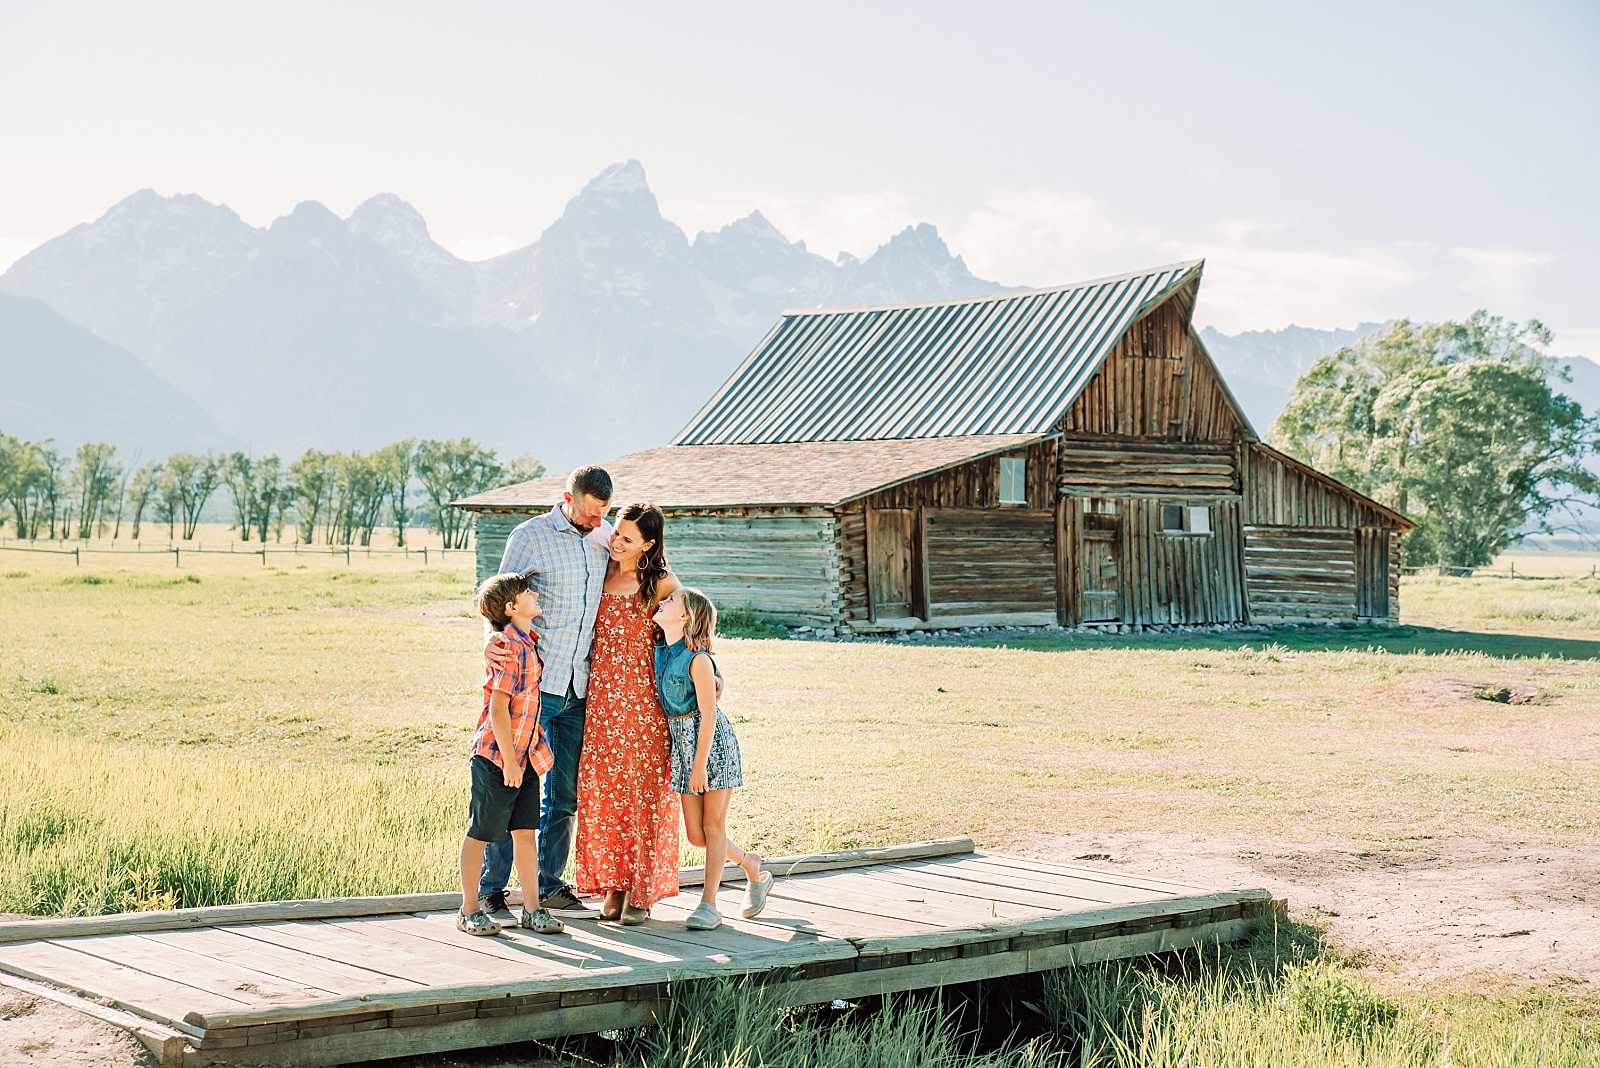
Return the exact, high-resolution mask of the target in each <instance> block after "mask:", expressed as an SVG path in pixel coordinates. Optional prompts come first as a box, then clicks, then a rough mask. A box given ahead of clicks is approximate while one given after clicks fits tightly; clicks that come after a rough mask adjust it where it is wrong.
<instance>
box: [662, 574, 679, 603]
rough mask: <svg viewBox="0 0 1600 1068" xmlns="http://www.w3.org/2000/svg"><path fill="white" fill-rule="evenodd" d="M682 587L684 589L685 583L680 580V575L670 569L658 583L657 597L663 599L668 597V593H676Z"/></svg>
mask: <svg viewBox="0 0 1600 1068" xmlns="http://www.w3.org/2000/svg"><path fill="white" fill-rule="evenodd" d="M681 589H683V583H681V582H679V581H678V576H677V575H674V574H673V573H672V572H670V571H668V572H667V573H666V574H664V575H662V576H661V579H660V580H659V581H658V582H657V583H656V597H657V599H661V598H664V597H666V596H667V595H668V594H670V593H675V592H676V591H678V590H681Z"/></svg>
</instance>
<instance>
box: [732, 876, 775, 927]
mask: <svg viewBox="0 0 1600 1068" xmlns="http://www.w3.org/2000/svg"><path fill="white" fill-rule="evenodd" d="M771 891H772V873H771V872H770V871H764V872H762V873H761V874H760V875H758V876H756V877H755V878H754V879H752V880H750V881H749V882H747V883H745V884H744V907H743V908H742V909H740V910H739V915H741V916H743V917H744V918H745V919H747V920H753V919H755V918H756V917H757V916H759V915H761V910H762V909H764V908H766V907H767V894H768V893H770V892H771Z"/></svg>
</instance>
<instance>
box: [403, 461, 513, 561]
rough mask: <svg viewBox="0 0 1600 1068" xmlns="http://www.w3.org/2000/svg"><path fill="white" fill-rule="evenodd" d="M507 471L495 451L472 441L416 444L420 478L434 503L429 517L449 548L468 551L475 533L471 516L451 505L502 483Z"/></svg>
mask: <svg viewBox="0 0 1600 1068" xmlns="http://www.w3.org/2000/svg"><path fill="white" fill-rule="evenodd" d="M504 472H505V469H504V468H503V467H501V466H500V463H499V461H498V460H497V459H496V457H495V454H494V450H493V449H486V448H484V447H483V446H482V445H479V444H478V443H477V442H475V441H473V440H472V439H471V438H458V439H457V440H455V441H433V440H428V441H422V442H419V443H418V444H417V479H418V481H420V482H421V483H422V488H423V490H424V491H425V492H426V493H427V494H428V499H429V501H430V502H431V503H432V507H431V508H430V509H429V517H430V518H431V519H432V521H433V528H434V529H435V530H437V531H438V532H439V534H440V536H441V537H442V538H443V539H444V544H445V547H446V548H449V549H464V548H466V546H467V539H468V538H469V537H470V536H471V533H472V516H471V513H469V512H463V511H461V510H460V509H459V508H452V507H450V502H451V501H458V500H460V499H461V498H463V497H470V496H472V495H473V494H474V493H481V492H483V491H484V490H486V489H488V488H489V487H491V486H495V485H498V484H500V483H501V482H502V481H503V479H502V475H503V474H504Z"/></svg>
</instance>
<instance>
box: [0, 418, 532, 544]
mask: <svg viewBox="0 0 1600 1068" xmlns="http://www.w3.org/2000/svg"><path fill="white" fill-rule="evenodd" d="M543 474H544V464H542V463H540V462H539V460H538V459H537V458H535V457H534V456H533V455H532V454H530V453H523V454H522V455H520V456H517V457H514V458H513V459H511V460H510V461H508V462H505V463H502V462H501V461H500V460H499V459H498V457H497V456H496V454H495V452H494V450H493V449H489V448H485V447H484V446H482V445H479V444H478V443H477V442H475V441H473V440H472V439H471V438H458V439H456V440H454V441H435V440H431V439H428V440H422V441H418V440H417V439H415V438H406V439H405V440H403V441H397V442H395V443H394V444H392V445H386V446H384V447H383V448H381V449H375V450H373V451H372V452H368V453H361V452H323V451H321V450H320V449H307V450H306V451H305V452H304V453H302V454H301V455H300V457H299V458H298V459H296V460H293V461H291V462H290V463H287V464H285V463H284V462H283V461H282V460H281V459H280V458H279V457H277V456H275V455H268V456H262V457H253V456H251V455H249V454H248V453H244V452H231V453H217V452H205V453H193V452H176V453H173V454H172V455H170V456H168V457H166V458H165V459H161V460H153V461H150V462H148V463H144V464H139V463H138V458H137V455H135V456H134V457H133V458H131V459H130V460H129V461H128V462H127V463H124V462H123V461H122V460H121V459H119V457H118V454H117V448H116V446H114V445H109V444H106V443H104V442H94V443H90V444H85V445H80V446H78V447H77V449H76V450H74V451H72V452H70V453H68V452H65V451H63V450H61V449H58V448H56V446H55V444H54V442H53V441H49V440H46V441H21V440H19V439H17V438H14V437H11V436H10V435H8V434H5V433H3V432H0V507H3V508H4V509H5V510H8V511H9V513H10V514H9V515H3V516H0V529H3V527H4V524H5V522H6V521H9V523H10V525H11V526H12V527H13V528H14V530H15V533H16V536H17V537H18V538H22V539H27V540H35V539H39V538H46V539H58V540H65V539H68V538H80V539H81V538H91V537H106V536H108V535H109V536H110V537H113V538H116V537H121V536H122V529H123V525H124V524H127V525H128V527H129V531H128V533H129V536H130V537H132V538H135V539H137V538H138V537H139V536H140V532H141V529H142V527H143V526H144V524H146V523H150V524H154V525H158V526H164V527H166V531H167V537H168V539H169V540H173V541H176V540H179V538H180V537H181V538H182V539H183V540H191V539H193V538H194V534H195V528H196V527H197V526H198V525H199V523H200V517H201V513H202V512H203V511H204V510H205V507H206V505H207V503H209V502H211V501H212V500H214V499H221V498H220V497H219V494H224V493H225V494H226V499H227V500H228V501H229V502H230V503H231V505H232V509H231V510H232V519H233V524H232V525H233V527H234V529H235V530H236V531H237V532H238V536H239V539H240V540H241V541H252V540H254V541H259V542H261V543H262V544H266V542H267V541H268V539H269V538H270V539H273V540H276V541H282V540H283V532H284V529H285V528H286V527H288V528H291V529H293V530H294V531H295V533H296V536H297V537H298V540H300V541H302V542H306V543H314V542H317V541H321V542H323V543H325V544H328V545H371V544H372V535H373V531H374V530H376V529H377V528H378V527H380V526H387V527H392V528H393V529H394V532H395V543H396V544H397V545H402V546H403V545H405V543H406V542H405V537H406V528H407V527H409V526H414V525H417V524H419V523H421V524H423V525H426V526H427V527H428V528H430V529H432V530H434V531H436V532H437V533H438V534H439V535H440V536H441V538H442V539H443V540H444V545H445V547H446V548H452V549H459V548H466V545H467V541H468V539H469V537H470V536H471V532H472V516H471V514H470V513H467V512H462V511H461V510H459V509H456V508H451V507H449V504H450V502H451V501H453V500H459V499H460V498H462V497H466V496H470V495H471V494H474V493H481V492H482V491H484V490H486V489H490V488H492V487H494V486H502V485H508V484H510V483H513V482H523V481H526V480H528V479H532V478H538V477H539V476H540V475H543Z"/></svg>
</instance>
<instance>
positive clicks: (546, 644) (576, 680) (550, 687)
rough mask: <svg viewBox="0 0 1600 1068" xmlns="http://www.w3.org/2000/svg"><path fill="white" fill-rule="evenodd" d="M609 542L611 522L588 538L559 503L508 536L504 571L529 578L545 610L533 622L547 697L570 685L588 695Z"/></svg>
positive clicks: (593, 531) (582, 695) (542, 679)
mask: <svg viewBox="0 0 1600 1068" xmlns="http://www.w3.org/2000/svg"><path fill="white" fill-rule="evenodd" d="M610 542H611V524H610V523H601V524H600V525H599V526H598V527H596V528H595V529H594V530H592V531H590V532H589V533H587V534H585V533H584V532H583V531H581V530H579V529H578V528H577V527H575V526H573V525H572V524H571V523H570V522H569V521H568V520H567V516H566V513H565V512H563V511H562V510H561V505H560V504H559V503H558V504H557V505H556V506H555V507H554V508H552V509H550V511H548V512H546V513H545V514H544V515H540V516H534V517H533V518H532V519H530V520H528V521H527V522H526V523H522V524H519V525H518V526H517V528H516V529H515V530H513V531H512V532H511V533H510V535H508V536H507V537H506V551H505V555H503V556H502V557H501V558H500V571H501V572H502V573H508V572H515V573H517V574H519V575H526V576H527V577H528V581H529V582H530V583H531V584H532V586H533V588H534V591H535V592H536V593H538V595H539V607H540V608H541V609H542V610H543V611H542V613H541V614H540V615H538V616H535V617H534V620H533V629H534V632H535V633H536V634H537V635H538V636H539V656H540V659H541V660H543V661H544V675H543V677H542V678H541V679H540V680H539V688H540V689H541V690H543V691H544V692H545V693H550V694H556V695H557V696H562V695H565V694H566V692H567V687H568V686H569V685H570V686H571V687H572V692H573V693H575V694H577V695H578V696H579V697H586V696H587V695H588V693H589V652H590V650H591V649H592V648H593V646H594V619H595V616H596V615H598V614H599V612H600V591H601V589H602V588H603V587H604V586H605V584H606V561H607V560H609V559H610V558H611V553H610V550H609V549H608V548H607V546H608V545H609V544H610Z"/></svg>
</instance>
